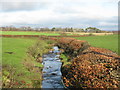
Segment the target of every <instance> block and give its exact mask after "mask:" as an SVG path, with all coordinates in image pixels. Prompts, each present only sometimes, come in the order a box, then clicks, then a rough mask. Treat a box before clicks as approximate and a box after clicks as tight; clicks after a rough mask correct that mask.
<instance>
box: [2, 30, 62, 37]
mask: <svg viewBox="0 0 120 90" xmlns="http://www.w3.org/2000/svg"><path fill="white" fill-rule="evenodd" d="M0 33H2V34H3V35H47V36H57V35H60V34H59V33H45V32H35V31H0Z"/></svg>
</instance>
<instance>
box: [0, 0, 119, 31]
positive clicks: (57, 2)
mask: <svg viewBox="0 0 120 90" xmlns="http://www.w3.org/2000/svg"><path fill="white" fill-rule="evenodd" d="M118 1H119V0H0V26H10V25H13V26H18V27H19V26H31V27H49V28H52V27H76V28H86V27H89V26H91V27H97V28H100V29H102V30H117V29H118Z"/></svg>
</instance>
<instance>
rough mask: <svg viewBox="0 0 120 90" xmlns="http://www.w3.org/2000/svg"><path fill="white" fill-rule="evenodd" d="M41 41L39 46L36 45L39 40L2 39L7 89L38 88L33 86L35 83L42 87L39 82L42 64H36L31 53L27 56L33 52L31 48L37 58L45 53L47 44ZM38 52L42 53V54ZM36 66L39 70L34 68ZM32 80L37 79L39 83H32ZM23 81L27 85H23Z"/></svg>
mask: <svg viewBox="0 0 120 90" xmlns="http://www.w3.org/2000/svg"><path fill="white" fill-rule="evenodd" d="M39 41H40V42H39V44H38V43H37V44H36V42H38V40H37V39H35V38H32V39H28V38H2V67H3V83H5V85H4V86H5V88H9V87H13V88H25V87H27V88H29V87H38V86H33V84H34V83H35V82H37V83H39V87H40V82H38V81H40V79H41V77H40V74H41V73H39V71H40V69H39V68H40V67H42V64H40V63H38V62H36V61H35V60H36V58H35V57H33V56H32V55H30V54H29V53H28V54H27V52H28V51H31V48H32V51H33V52H35V56H36V54H38V53H41V52H43V51H44V50H43V49H44V48H45V47H44V46H46V45H45V44H46V43H45V42H44V41H41V40H39ZM41 44H42V45H41ZM37 45H39V46H40V47H39V46H37ZM28 47H30V48H28ZM41 47H42V48H41ZM40 48H41V49H40ZM38 50H42V51H41V52H40V51H38ZM34 66H36V67H38V68H33V67H34ZM35 70H36V71H37V73H36V72H35ZM32 79H37V81H35V80H33V81H32ZM21 81H22V83H25V84H21ZM10 82H12V84H10ZM8 83H9V84H10V85H9V84H8ZM26 85H28V86H26ZM35 85H38V84H35Z"/></svg>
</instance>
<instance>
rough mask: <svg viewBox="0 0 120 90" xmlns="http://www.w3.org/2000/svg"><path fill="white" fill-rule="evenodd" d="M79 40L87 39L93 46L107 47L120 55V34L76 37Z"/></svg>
mask: <svg viewBox="0 0 120 90" xmlns="http://www.w3.org/2000/svg"><path fill="white" fill-rule="evenodd" d="M119 37H120V35H119ZM74 38H76V39H79V40H86V41H88V42H89V43H90V45H91V46H94V47H100V48H106V49H109V50H112V51H113V52H116V53H118V54H119V55H120V52H119V51H120V50H118V49H119V48H118V35H104V36H90V37H74Z"/></svg>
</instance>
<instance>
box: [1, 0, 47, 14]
mask: <svg viewBox="0 0 120 90" xmlns="http://www.w3.org/2000/svg"><path fill="white" fill-rule="evenodd" d="M47 5H49V3H46V2H0V6H1V7H2V8H1V9H2V11H7V12H10V11H21V10H26V11H29V10H36V9H43V8H45V7H46V6H47Z"/></svg>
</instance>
